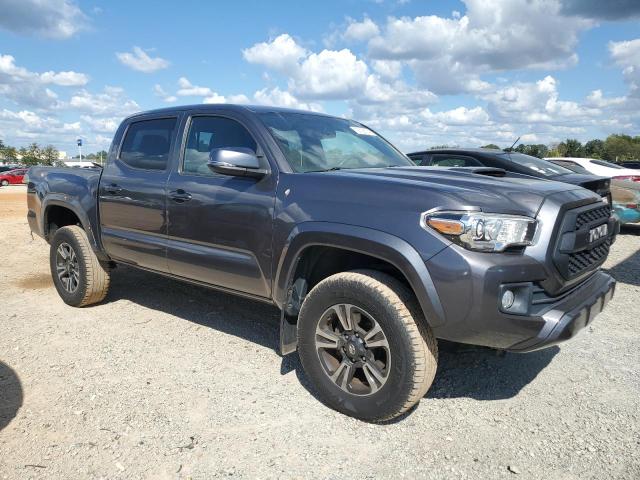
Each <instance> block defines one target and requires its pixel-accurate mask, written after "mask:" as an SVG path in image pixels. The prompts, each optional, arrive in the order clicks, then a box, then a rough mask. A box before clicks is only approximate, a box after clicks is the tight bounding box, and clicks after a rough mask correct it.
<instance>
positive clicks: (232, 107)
mask: <svg viewBox="0 0 640 480" xmlns="http://www.w3.org/2000/svg"><path fill="white" fill-rule="evenodd" d="M225 110H226V111H230V112H251V113H267V112H279V113H306V114H309V115H321V116H325V117H329V116H330V115H327V114H324V113H320V112H312V111H310V110H297V109H295V108H284V107H272V106H267V105H239V104H233V103H200V104H195V105H180V106H174V107H165V108H157V109H153V110H147V111H143V112H137V113H134V114H132V115H129V116H128V117H127V118H126V119H125V120H128V119H130V118H135V117H139V116H142V115H153V114H171V113H177V112H184V111H195V112H203V113H206V112H214V111H218V112H220V111H225Z"/></svg>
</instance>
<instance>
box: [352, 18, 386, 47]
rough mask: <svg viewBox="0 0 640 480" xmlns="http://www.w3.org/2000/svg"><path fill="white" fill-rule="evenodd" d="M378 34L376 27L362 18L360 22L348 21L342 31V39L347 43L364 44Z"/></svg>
mask: <svg viewBox="0 0 640 480" xmlns="http://www.w3.org/2000/svg"><path fill="white" fill-rule="evenodd" d="M379 33H380V29H379V28H378V25H376V24H375V22H374V21H373V20H371V19H370V18H369V17H364V18H363V19H362V21H361V22H358V21H356V20H353V19H351V18H350V19H348V25H347V28H346V29H345V31H344V34H343V38H344V39H345V40H347V41H354V42H365V41H367V40H369V39H370V38H373V37H375V36H376V35H378V34H379Z"/></svg>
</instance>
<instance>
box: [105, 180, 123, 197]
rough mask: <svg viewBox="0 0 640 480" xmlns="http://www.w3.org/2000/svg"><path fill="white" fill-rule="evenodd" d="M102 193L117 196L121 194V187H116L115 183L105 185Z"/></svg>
mask: <svg viewBox="0 0 640 480" xmlns="http://www.w3.org/2000/svg"><path fill="white" fill-rule="evenodd" d="M104 191H105V192H107V193H110V194H111V195H117V194H119V193H122V187H121V186H119V185H116V184H115V183H112V184H111V185H107V186H106V187H104Z"/></svg>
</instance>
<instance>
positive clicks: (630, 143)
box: [482, 134, 640, 162]
mask: <svg viewBox="0 0 640 480" xmlns="http://www.w3.org/2000/svg"><path fill="white" fill-rule="evenodd" d="M482 148H500V147H498V146H497V145H494V144H492V143H491V144H489V145H484V146H483V147H482ZM505 150H512V151H514V152H519V153H524V154H526V155H531V156H533V157H538V158H543V157H578V158H580V157H582V158H599V159H601V160H607V161H609V162H622V161H625V160H637V159H640V136H635V137H632V136H630V135H623V134H614V135H609V136H608V137H607V138H606V139H605V140H599V139H594V140H589V141H588V142H586V143H584V144H582V143H581V142H580V141H579V140H576V139H575V138H567V139H566V140H565V141H563V142H560V143H555V144H551V145H544V144H542V143H539V144H529V145H527V144H523V143H521V144H519V145H518V146H517V147H514V148H513V149H505Z"/></svg>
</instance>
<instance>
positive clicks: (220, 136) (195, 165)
mask: <svg viewBox="0 0 640 480" xmlns="http://www.w3.org/2000/svg"><path fill="white" fill-rule="evenodd" d="M234 147H241V148H248V149H250V150H251V151H253V152H257V144H256V141H255V140H254V139H253V137H252V136H251V134H250V133H249V132H248V130H247V129H246V128H244V127H243V126H242V125H241V124H240V123H238V122H237V121H235V120H232V119H230V118H224V117H194V118H193V119H192V120H191V126H190V127H189V135H188V138H187V147H186V149H185V152H184V163H183V166H182V171H183V172H184V173H191V174H196V175H214V173H213V172H212V171H211V170H210V169H209V167H208V166H207V163H208V161H209V153H210V152H211V150H213V149H214V148H234Z"/></svg>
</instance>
